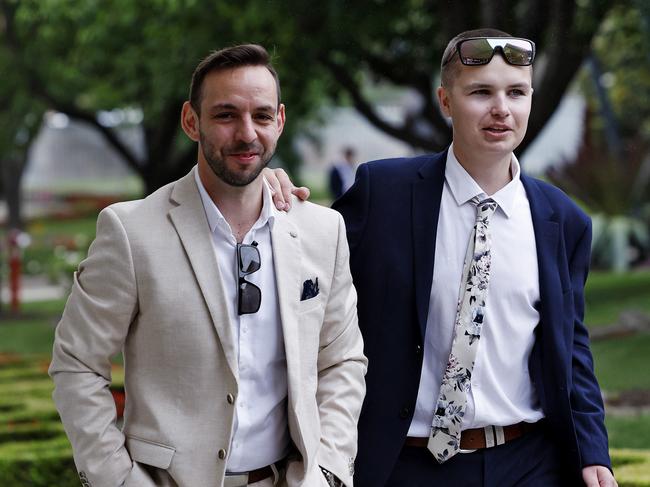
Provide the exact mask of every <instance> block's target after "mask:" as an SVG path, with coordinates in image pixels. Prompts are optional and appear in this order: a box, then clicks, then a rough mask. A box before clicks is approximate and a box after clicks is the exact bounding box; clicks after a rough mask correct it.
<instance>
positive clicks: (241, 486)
mask: <svg viewBox="0 0 650 487" xmlns="http://www.w3.org/2000/svg"><path fill="white" fill-rule="evenodd" d="M247 485H248V474H247V473H232V474H230V473H227V474H226V476H225V477H224V479H223V487H246V486H247Z"/></svg>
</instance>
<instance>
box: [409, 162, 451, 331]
mask: <svg viewBox="0 0 650 487" xmlns="http://www.w3.org/2000/svg"><path fill="white" fill-rule="evenodd" d="M446 161H447V151H444V152H442V153H440V154H438V155H437V156H436V157H434V158H432V159H430V160H428V161H427V162H426V163H425V164H424V165H423V166H422V167H421V168H420V171H419V172H418V176H419V179H417V180H416V181H415V182H414V183H413V211H412V215H413V254H414V261H415V262H414V265H415V268H414V276H415V302H416V309H417V317H418V324H419V326H420V333H421V337H422V340H424V334H425V330H426V325H427V313H428V310H429V299H430V297H431V283H432V282H433V264H434V260H435V250H436V234H437V230H438V216H439V214H440V199H441V198H442V188H443V185H444V182H445V165H446Z"/></svg>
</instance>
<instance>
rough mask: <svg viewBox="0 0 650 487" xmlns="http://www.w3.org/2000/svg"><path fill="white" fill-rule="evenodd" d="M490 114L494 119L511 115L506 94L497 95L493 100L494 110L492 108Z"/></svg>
mask: <svg viewBox="0 0 650 487" xmlns="http://www.w3.org/2000/svg"><path fill="white" fill-rule="evenodd" d="M490 113H491V114H492V116H494V117H499V118H505V117H507V116H508V115H510V109H509V108H508V103H507V99H506V96H505V94H501V93H499V94H497V95H495V96H494V98H493V103H492V108H490Z"/></svg>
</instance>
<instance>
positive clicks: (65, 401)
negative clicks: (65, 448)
mask: <svg viewBox="0 0 650 487" xmlns="http://www.w3.org/2000/svg"><path fill="white" fill-rule="evenodd" d="M136 312H137V289H136V284H135V273H134V269H133V265H132V259H131V251H130V247H129V244H128V239H127V235H126V232H125V230H124V228H123V226H122V224H121V222H120V221H119V219H118V218H117V215H116V214H115V212H114V211H113V210H112V209H111V208H107V209H105V210H104V211H102V213H100V215H99V218H98V221H97V237H96V239H95V241H94V242H93V244H92V245H91V247H90V250H89V253H88V257H87V259H85V260H84V261H83V262H82V263H81V264H80V265H79V269H78V270H77V272H76V273H75V275H74V282H73V287H72V291H71V294H70V298H69V299H68V302H67V304H66V307H65V311H64V313H63V317H62V319H61V321H60V322H59V324H58V326H57V329H56V335H55V339H54V347H53V352H52V363H51V365H50V370H49V373H50V376H51V377H52V379H53V380H54V383H55V390H54V393H53V397H54V401H55V403H56V407H57V409H58V411H59V414H60V416H61V420H62V421H63V425H64V427H65V430H66V433H67V435H68V437H69V439H70V442H71V444H72V449H73V453H74V460H75V464H76V466H77V469H78V470H79V474H80V476H81V477H82V478H83V477H85V478H86V479H87V480H88V481H89V482H90V485H93V487H116V486H118V485H121V484H122V483H123V482H124V481H125V479H126V478H127V476H128V475H129V473H130V472H131V469H132V461H131V458H130V456H129V453H128V452H127V450H126V448H125V447H124V440H125V439H124V435H123V434H122V432H121V431H120V430H119V429H118V428H117V426H116V424H115V421H116V409H115V403H114V401H113V398H112V395H111V393H110V391H109V385H110V383H111V361H110V359H111V357H112V356H114V355H116V354H117V353H118V352H119V351H120V350H121V349H122V346H123V344H124V340H125V337H126V335H127V333H128V330H129V326H130V324H131V322H132V321H133V319H134V316H135V315H136Z"/></svg>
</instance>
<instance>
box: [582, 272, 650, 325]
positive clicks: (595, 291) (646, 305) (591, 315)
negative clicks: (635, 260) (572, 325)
mask: <svg viewBox="0 0 650 487" xmlns="http://www.w3.org/2000/svg"><path fill="white" fill-rule="evenodd" d="M585 301H586V310H585V323H586V324H587V325H588V326H600V325H610V324H612V323H616V321H617V320H618V316H619V314H620V312H621V311H623V310H626V309H637V310H641V311H644V312H645V313H647V314H650V271H649V270H644V271H636V272H626V273H623V274H615V273H613V272H602V271H594V272H591V273H590V274H589V279H588V280H587V287H586V289H585Z"/></svg>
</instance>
